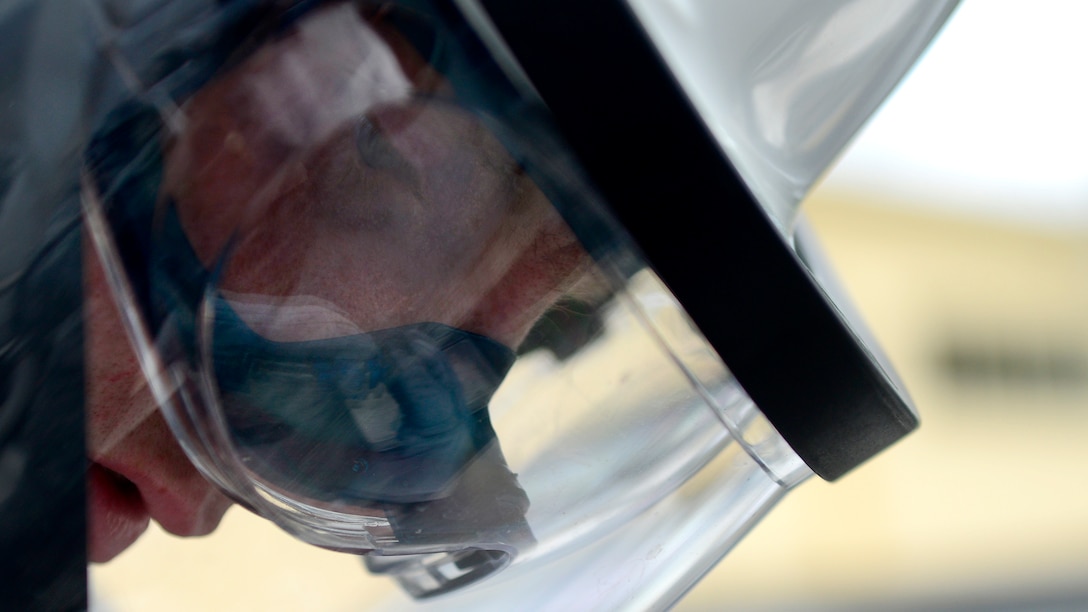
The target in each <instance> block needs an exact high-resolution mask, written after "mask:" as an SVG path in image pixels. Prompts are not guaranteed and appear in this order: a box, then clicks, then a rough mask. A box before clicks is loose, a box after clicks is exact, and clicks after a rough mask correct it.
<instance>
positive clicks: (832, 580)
mask: <svg viewBox="0 0 1088 612" xmlns="http://www.w3.org/2000/svg"><path fill="white" fill-rule="evenodd" d="M874 203H877V204H879V205H873V204H874ZM906 204H907V203H906V202H898V203H897V202H895V201H894V197H892V198H891V200H890V201H889V196H888V195H887V194H884V195H881V196H877V197H875V198H874V197H873V196H867V195H865V194H863V193H858V192H854V193H851V192H849V191H845V190H842V189H836V190H832V189H827V188H825V189H819V190H817V191H816V192H815V193H814V194H813V196H812V197H811V198H810V200H809V201H808V202H807V203H806V210H807V212H808V214H809V217H810V219H811V221H812V224H813V225H814V226H815V227H816V228H817V230H818V233H819V235H820V236H821V238H822V239H823V242H824V247H825V248H826V250H827V252H828V256H829V258H830V259H831V261H832V262H833V263H834V264H835V267H836V269H837V270H838V271H839V272H840V275H841V280H842V281H843V283H844V285H845V286H846V287H847V289H848V291H849V293H851V294H852V296H853V297H854V298H855V301H856V303H857V305H858V307H859V309H860V310H861V312H862V313H864V315H865V318H866V319H867V321H868V322H869V324H870V327H871V329H872V331H873V332H874V334H875V335H876V336H877V338H879V339H880V341H881V342H882V344H883V345H884V348H885V349H886V350H887V352H888V353H889V356H890V358H891V360H892V361H893V363H895V364H896V366H897V367H898V369H899V373H900V374H901V375H902V377H903V379H904V380H905V382H906V386H907V388H908V390H909V391H910V393H911V394H912V396H913V397H914V399H915V402H916V404H917V406H918V408H919V410H920V412H921V415H922V427H921V429H920V430H919V431H918V432H916V433H915V434H913V435H912V436H911V437H910V438H908V439H907V440H905V441H903V442H902V443H900V444H899V445H897V446H896V447H893V448H892V449H890V450H889V451H887V452H886V453H885V454H884V455H881V456H879V457H877V458H876V459H875V460H873V461H872V462H870V463H869V464H867V465H864V466H862V467H861V468H859V469H858V470H857V471H856V472H854V473H852V474H848V475H847V476H846V477H844V478H843V479H842V480H841V481H840V482H838V483H834V484H827V483H824V482H821V481H813V482H809V483H806V484H805V485H803V486H802V487H800V489H799V490H798V491H796V492H794V493H793V494H792V495H791V496H787V498H786V500H785V501H784V502H782V504H781V505H780V507H779V508H777V509H776V510H775V511H774V512H772V513H771V514H770V516H769V517H768V518H767V519H766V520H765V521H763V522H762V523H761V524H760V525H759V526H757V527H756V529H755V530H754V531H753V533H751V534H750V535H749V537H748V538H746V539H745V540H744V541H742V542H741V544H740V545H739V546H738V548H737V549H736V550H735V551H734V552H733V553H732V554H731V555H730V556H729V557H727V558H726V560H725V561H723V562H722V563H721V564H720V565H719V566H718V567H717V568H716V569H715V570H714V571H713V573H712V574H711V575H709V576H708V577H707V578H706V579H705V580H704V581H703V582H702V583H701V584H700V585H699V586H697V587H696V588H695V589H694V591H693V592H691V593H690V594H689V595H688V597H687V598H686V599H685V601H684V602H683V603H682V604H681V605H680V606H679V608H678V609H679V610H688V611H690V610H757V609H789V610H819V609H834V610H842V609H859V610H860V609H882V610H886V609H903V610H908V609H911V610H919V609H924V610H945V609H948V610H973V609H978V610H1002V609H1015V610H1057V609H1061V610H1084V609H1088V580H1086V579H1088V487H1086V486H1085V485H1086V484H1088V444H1085V443H1084V439H1085V437H1086V436H1088V233H1086V232H1085V231H1084V230H1083V229H1082V228H1080V227H1070V228H1066V229H1063V228H1059V227H1054V226H1051V227H1050V228H1046V227H1043V226H1036V225H1027V224H1023V223H1020V224H1014V223H1012V222H1004V223H1003V222H999V221H994V220H986V219H983V218H980V217H975V216H972V217H966V216H964V217H956V216H954V215H953V214H951V213H942V212H940V211H941V207H940V206H929V207H926V208H924V209H919V208H918V207H915V206H907V205H906ZM1025 206H1030V204H1027V203H1025Z"/></svg>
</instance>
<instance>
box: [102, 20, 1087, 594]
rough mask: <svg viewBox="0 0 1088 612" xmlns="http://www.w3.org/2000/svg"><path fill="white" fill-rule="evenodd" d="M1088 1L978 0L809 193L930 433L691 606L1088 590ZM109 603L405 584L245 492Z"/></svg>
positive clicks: (146, 557)
mask: <svg viewBox="0 0 1088 612" xmlns="http://www.w3.org/2000/svg"><path fill="white" fill-rule="evenodd" d="M1086 22H1088V4H1083V3H1080V2H1077V1H1076V0H1073V1H1065V2H1062V1H1057V0H1050V1H1048V0H1035V1H1033V2H1027V1H1026V0H1019V1H997V0H986V1H985V2H984V1H982V0H973V1H972V0H968V1H967V2H965V3H964V4H963V5H962V6H961V7H960V8H959V9H958V11H957V12H956V14H954V15H953V17H952V19H951V21H950V22H949V23H948V25H947V26H946V27H945V29H944V31H943V32H942V34H941V35H940V36H939V37H938V39H937V40H936V41H935V42H934V44H933V46H932V47H931V48H930V50H929V51H928V52H927V54H926V55H925V56H924V57H923V58H922V59H921V61H920V62H919V64H918V65H917V67H916V68H915V70H914V71H913V72H912V73H911V74H910V75H909V76H908V78H907V79H906V80H905V81H904V82H903V83H902V85H901V86H900V88H899V89H898V90H897V91H896V92H895V93H893V95H892V97H891V98H890V99H889V101H888V103H886V104H885V105H884V107H883V108H882V109H881V110H880V111H879V112H878V114H877V115H876V116H874V118H873V119H872V121H871V122H870V123H869V124H868V125H867V127H865V128H864V129H863V131H862V133H861V134H860V135H859V136H858V138H857V139H856V140H855V142H854V143H853V145H852V146H851V147H850V149H849V150H848V151H847V152H846V154H845V155H844V156H843V158H842V159H841V160H840V161H839V163H838V164H837V165H836V166H835V167H834V168H833V169H832V171H831V172H830V173H829V174H828V175H827V176H826V177H825V178H824V180H823V181H822V182H821V184H820V185H819V186H818V187H817V188H816V189H815V190H814V191H813V192H812V193H811V195H810V197H809V198H808V200H807V201H806V202H805V204H804V207H803V209H804V210H805V212H806V214H807V216H808V218H809V220H810V221H811V223H812V225H813V226H814V227H815V228H816V230H817V234H818V235H819V236H820V238H821V239H822V242H823V244H824V247H825V248H826V250H827V254H828V256H829V258H830V259H831V261H832V262H833V263H834V264H835V267H836V269H837V270H838V272H839V273H840V276H841V280H842V281H843V284H844V285H845V286H846V288H847V290H848V292H849V293H850V294H851V295H852V297H853V298H854V299H855V301H856V303H857V305H858V308H859V310H860V311H861V312H862V313H863V314H864V316H865V318H866V319H867V321H868V323H869V325H870V327H871V329H872V331H873V332H874V334H875V335H876V337H877V338H878V339H879V340H880V341H881V343H882V344H883V346H884V348H885V350H886V352H887V353H888V354H889V356H890V358H891V360H892V362H893V363H894V364H895V365H896V366H897V368H898V370H899V373H900V374H901V376H902V378H903V379H904V381H905V383H906V386H907V388H908V389H909V390H910V392H911V394H912V395H913V397H914V400H915V403H916V404H917V406H918V407H919V410H920V412H921V415H922V422H923V423H922V428H921V429H920V430H919V431H918V432H917V433H915V434H914V435H912V436H911V437H910V438H908V439H907V440H905V441H903V442H901V443H900V444H898V445H897V446H896V447H894V448H893V449H891V450H890V451H888V452H886V453H884V454H883V455H881V456H879V457H878V458H876V459H875V460H873V461H871V462H870V463H868V464H866V465H864V466H863V467H862V468H860V469H858V470H857V471H856V472H854V473H851V474H848V475H847V476H846V477H844V478H843V479H842V480H841V481H840V482H837V483H834V484H828V483H825V482H822V481H819V480H813V481H811V482H809V483H806V484H804V485H803V486H801V487H800V488H799V489H798V490H796V491H794V492H793V493H792V494H791V495H789V496H787V498H786V500H785V501H784V502H782V503H781V504H780V506H779V507H778V508H777V509H776V510H775V511H773V512H771V513H770V515H769V517H768V518H766V519H765V520H764V521H763V522H762V523H761V524H760V525H759V526H757V527H756V528H755V529H754V530H753V532H752V533H751V534H750V535H749V536H748V537H747V538H746V539H745V540H743V541H742V542H741V544H740V545H739V546H738V547H737V548H736V549H735V550H734V551H733V552H732V553H731V554H730V555H729V556H728V557H727V558H726V559H725V560H724V561H722V563H721V564H719V565H718V567H717V568H716V569H715V570H713V571H712V572H711V573H710V574H709V575H708V576H707V577H706V578H705V579H704V580H703V581H702V582H701V583H700V584H699V585H698V586H697V587H696V588H695V589H694V590H693V591H691V592H690V593H689V594H688V595H687V597H685V599H684V600H683V601H681V603H680V604H679V606H678V607H677V609H678V610H687V611H693V610H823V609H833V610H844V609H846V610H849V609H857V610H869V609H883V610H887V609H903V610H920V609H924V610H1086V609H1088V486H1086V485H1088V444H1085V443H1084V442H1083V440H1084V439H1085V438H1086V437H1088V148H1086V146H1085V143H1086V142H1088V117H1086V115H1085V111H1084V109H1086V108H1088V84H1086V79H1085V76H1084V75H1085V74H1086V73H1088V70H1086V68H1085V67H1084V64H1085V63H1086V62H1088V37H1085V36H1083V32H1082V29H1083V24H1084V23H1086ZM91 577H92V584H93V587H92V588H93V593H92V597H93V601H94V608H95V609H97V610H117V611H128V610H148V609H154V610H172V609H177V610H191V609H206V610H270V609H275V610H281V609H282V610H287V609H291V610H349V609H359V608H360V607H361V605H360V604H361V603H363V602H367V601H375V600H378V599H380V598H381V597H382V593H386V592H390V591H392V589H393V588H394V587H393V586H392V585H391V584H388V583H386V582H384V581H382V580H378V579H374V578H370V577H368V576H367V575H366V574H365V572H364V571H363V569H362V567H361V564H359V563H358V561H357V560H355V559H353V558H351V557H349V556H345V555H338V554H335V553H328V552H324V551H321V550H317V549H314V548H312V547H310V546H307V545H304V544H301V543H297V542H295V541H294V540H292V539H291V538H290V537H289V536H287V535H285V534H282V533H281V532H279V530H278V529H276V528H275V527H273V526H272V525H271V524H266V523H265V522H264V521H262V520H259V519H254V518H252V517H250V516H249V515H248V514H247V513H246V512H245V511H242V510H239V509H234V510H232V511H231V512H230V513H229V514H228V515H227V518H226V520H225V522H224V525H223V527H222V528H221V529H220V530H219V531H218V532H217V533H216V534H215V535H213V536H210V537H207V538H204V539H201V540H195V541H189V540H187V541H182V540H177V539H174V538H172V537H170V536H168V535H165V534H163V533H162V532H161V531H158V530H157V529H155V528H154V527H153V530H152V532H151V533H150V534H149V535H148V536H145V538H144V539H143V540H141V541H140V542H139V543H138V544H137V545H136V546H134V547H133V548H132V549H130V550H129V551H128V552H126V553H124V554H123V555H122V556H121V557H119V558H118V559H117V560H115V561H114V562H112V563H110V564H108V565H105V566H95V567H93V568H92V570H91Z"/></svg>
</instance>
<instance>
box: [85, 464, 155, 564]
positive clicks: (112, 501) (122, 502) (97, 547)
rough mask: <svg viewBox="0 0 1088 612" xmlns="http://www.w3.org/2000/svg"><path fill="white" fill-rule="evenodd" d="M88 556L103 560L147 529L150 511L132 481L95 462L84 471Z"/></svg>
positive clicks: (116, 553) (110, 557) (124, 547)
mask: <svg viewBox="0 0 1088 612" xmlns="http://www.w3.org/2000/svg"><path fill="white" fill-rule="evenodd" d="M87 494H88V497H87V532H88V546H87V553H88V554H87V556H88V558H89V559H90V560H91V561H93V562H95V563H104V562H106V561H109V560H110V559H112V558H114V557H116V556H117V555H118V554H120V553H121V551H123V550H125V549H126V548H128V547H129V546H130V545H131V544H132V543H133V542H135V541H136V539H137V538H139V537H140V535H141V534H142V533H143V532H144V530H146V529H147V525H148V523H149V522H150V520H151V514H150V513H149V512H148V510H147V506H146V504H144V500H143V497H141V496H140V491H139V489H138V488H137V487H136V485H134V484H133V483H132V482H131V481H129V480H128V479H126V478H125V477H123V476H121V475H120V474H118V473H116V472H114V471H112V470H110V469H107V468H105V467H103V466H101V465H99V464H98V463H92V464H91V467H90V470H88V472H87Z"/></svg>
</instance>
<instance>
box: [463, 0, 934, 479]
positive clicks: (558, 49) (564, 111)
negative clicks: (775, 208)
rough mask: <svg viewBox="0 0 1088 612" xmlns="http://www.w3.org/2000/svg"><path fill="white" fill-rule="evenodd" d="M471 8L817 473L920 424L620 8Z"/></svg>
mask: <svg viewBox="0 0 1088 612" xmlns="http://www.w3.org/2000/svg"><path fill="white" fill-rule="evenodd" d="M481 4H482V6H483V7H484V8H485V10H486V11H487V13H488V15H489V17H490V19H491V20H492V22H493V24H494V25H495V27H496V29H497V31H498V32H499V34H500V35H501V36H502V37H503V39H504V40H505V42H506V44H507V46H508V47H509V48H510V50H511V51H512V53H513V54H514V56H515V57H516V60H517V62H518V63H519V64H520V65H521V67H522V68H523V69H524V70H525V72H526V74H527V75H528V77H529V79H530V81H531V82H532V84H533V86H534V87H535V88H536V90H537V91H538V92H539V93H540V95H541V97H542V98H543V101H544V103H545V104H546V105H547V106H548V108H549V109H550V110H551V113H552V115H553V116H554V120H555V122H556V124H557V125H558V126H559V128H560V129H561V130H562V132H563V135H564V137H565V138H566V139H567V141H568V142H569V143H570V145H571V147H572V148H573V150H574V154H575V156H576V157H577V158H578V160H580V162H581V164H582V166H583V167H584V169H585V170H586V172H587V173H588V175H589V177H590V179H591V180H592V182H593V183H594V185H595V186H596V187H597V188H598V190H599V191H600V193H601V194H602V195H603V197H604V199H605V200H606V201H607V202H608V204H609V205H610V206H611V208H612V210H613V212H614V214H615V216H616V217H617V218H618V220H619V221H620V222H621V223H622V224H623V225H624V226H625V228H626V229H627V230H628V232H629V233H630V234H631V236H632V237H633V239H634V241H635V242H636V243H637V244H638V246H639V248H641V249H642V251H643V252H644V254H645V255H646V257H647V258H648V260H649V262H650V264H651V265H652V266H653V268H654V269H655V270H656V271H657V273H658V274H659V275H660V276H661V278H662V279H663V280H664V282H665V283H666V284H667V285H668V287H669V288H670V289H671V290H672V292H673V293H674V294H675V295H676V297H677V298H678V299H679V300H680V301H681V303H682V304H683V305H684V307H685V309H686V310H687V312H688V314H689V315H690V316H691V317H692V319H693V320H694V321H695V323H696V324H697V325H698V327H699V329H700V330H701V331H702V332H703V334H704V335H705V336H706V338H707V339H708V340H709V341H710V343H711V344H712V345H713V346H714V348H715V350H717V352H718V354H719V355H720V356H721V357H722V359H723V360H724V361H725V363H726V364H727V365H728V367H729V368H730V370H731V371H732V372H733V374H734V375H735V376H736V378H737V380H738V381H739V382H740V384H741V386H743V387H744V389H745V391H746V392H747V393H748V394H749V396H751V398H752V399H753V401H755V403H756V405H758V406H759V407H760V410H761V411H762V412H763V413H764V414H765V415H766V416H767V418H768V419H769V420H770V421H771V423H772V424H773V425H774V426H775V428H776V429H778V431H779V432H780V433H781V434H782V436H783V437H784V438H785V439H786V441H787V442H788V443H789V444H790V445H791V447H793V449H794V450H795V451H796V452H797V453H798V455H799V456H800V457H801V458H802V459H803V460H804V461H805V462H806V463H807V464H808V465H809V466H810V467H811V468H812V469H813V471H814V472H816V473H817V474H818V475H820V476H821V477H823V478H825V479H828V480H833V479H835V478H838V477H839V476H841V475H842V474H843V473H845V472H847V471H848V470H850V469H852V468H853V467H855V466H857V465H858V464H860V463H861V462H863V461H864V460H866V459H868V458H869V457H871V456H872V455H874V454H875V453H877V452H879V451H880V450H882V449H884V448H885V447H887V446H888V445H890V444H891V443H893V442H894V441H896V440H898V439H899V438H901V437H902V436H904V435H905V434H907V433H909V432H910V431H911V430H913V429H914V428H915V427H916V426H917V416H916V415H915V413H914V411H913V410H912V409H911V407H910V406H909V404H908V403H907V400H906V399H905V397H904V396H902V395H901V394H900V393H899V392H898V391H897V389H896V387H895V386H894V385H893V384H892V382H891V381H890V380H889V379H888V377H887V376H886V375H885V373H884V372H883V371H882V370H881V369H880V367H879V366H878V365H877V364H876V363H875V362H874V361H873V359H871V358H870V356H869V355H868V353H867V351H866V350H865V349H864V347H863V346H862V345H861V344H860V343H859V341H858V340H857V339H856V337H855V336H854V334H853V333H851V331H850V329H849V327H848V325H847V324H846V323H845V322H844V321H843V320H842V318H841V317H840V316H839V314H838V313H837V311H836V309H835V307H834V306H833V305H832V304H831V302H830V301H829V300H828V298H827V297H826V296H825V295H824V293H823V291H822V290H821V289H820V288H819V286H818V285H817V284H816V282H815V281H814V280H813V279H812V277H811V276H810V274H809V273H808V271H807V270H806V269H805V267H804V266H803V264H802V263H801V262H800V261H799V259H798V258H797V256H796V254H795V253H794V252H793V250H792V249H791V248H790V246H789V245H788V244H787V242H786V241H785V240H784V238H783V237H782V235H781V234H780V233H779V232H778V230H777V229H776V228H775V227H774V225H773V224H772V222H771V221H770V219H769V218H768V216H767V215H766V213H765V212H764V211H763V209H762V207H761V206H760V205H759V203H758V202H757V201H756V200H755V198H754V197H753V196H752V194H751V193H750V192H749V191H748V189H747V187H746V186H745V184H744V182H743V181H742V179H741V178H740V177H739V175H738V174H737V172H736V170H735V169H734V168H733V166H732V164H731V163H730V162H729V160H728V159H727V158H726V156H725V154H724V153H723V152H722V150H721V148H720V147H719V145H718V143H717V142H716V141H715V139H714V138H713V136H712V135H711V134H710V133H709V131H708V130H707V129H706V126H705V125H704V123H703V122H702V120H701V118H700V117H699V115H698V113H697V112H696V111H695V110H694V108H693V107H692V106H691V104H690V102H689V100H688V99H687V97H686V96H685V94H684V93H683V91H682V89H681V88H680V86H679V85H678V83H677V82H676V80H675V78H674V77H673V75H672V73H671V72H670V71H669V69H668V68H667V67H666V65H665V63H664V62H663V61H662V59H661V57H660V56H659V54H658V53H657V51H656V49H655V47H654V46H653V44H652V43H651V42H650V40H649V38H648V37H647V35H646V34H645V32H644V30H643V29H642V27H641V25H640V24H639V22H638V20H637V18H636V17H635V16H634V15H633V14H632V12H631V10H630V8H629V7H628V6H627V4H626V2H624V1H623V0H593V1H591V2H586V1H584V0H517V1H510V0H481Z"/></svg>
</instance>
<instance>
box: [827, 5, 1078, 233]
mask: <svg viewBox="0 0 1088 612" xmlns="http://www.w3.org/2000/svg"><path fill="white" fill-rule="evenodd" d="M1085 24H1088V1H1082V0H966V1H965V2H964V3H963V4H962V5H961V6H960V7H959V9H958V10H957V11H956V13H954V14H953V16H952V19H951V20H950V21H949V22H948V24H947V25H946V26H945V28H944V30H943V32H942V33H941V34H940V35H939V36H938V38H937V39H936V40H935V41H934V43H933V45H932V46H931V48H930V49H929V51H928V52H927V53H926V55H924V56H923V57H922V59H921V60H920V61H919V63H918V64H917V65H916V67H915V69H914V71H913V72H912V73H911V74H910V75H908V77H907V79H906V80H905V81H904V82H903V83H902V84H901V85H900V87H899V89H898V90H897V91H896V92H893V94H892V96H891V98H889V100H888V101H887V103H886V104H885V105H884V107H883V108H882V109H881V110H880V111H878V113H877V114H876V115H875V116H874V117H873V119H872V120H871V121H870V123H869V124H868V125H867V126H866V127H865V128H863V130H862V132H861V133H860V134H859V135H858V137H857V139H856V140H855V141H854V143H853V145H852V146H851V147H850V148H849V149H848V151H847V152H846V154H845V155H844V156H843V158H842V159H841V160H840V162H839V164H838V166H837V167H836V168H835V169H834V170H833V171H832V173H831V174H830V175H829V176H828V177H827V179H826V182H827V183H828V184H831V185H853V186H859V187H863V188H866V189H879V190H881V191H888V192H891V193H893V194H897V195H899V196H901V197H903V198H907V199H910V200H911V201H914V202H918V203H919V204H921V205H924V206H929V205H931V206H939V207H942V208H944V209H947V210H950V211H968V212H971V213H980V214H988V215H997V216H1001V217H1009V218H1013V219H1017V220H1021V219H1022V220H1026V221H1037V222H1041V223H1045V224H1061V225H1069V224H1080V225H1084V226H1088V31H1086V29H1085Z"/></svg>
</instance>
